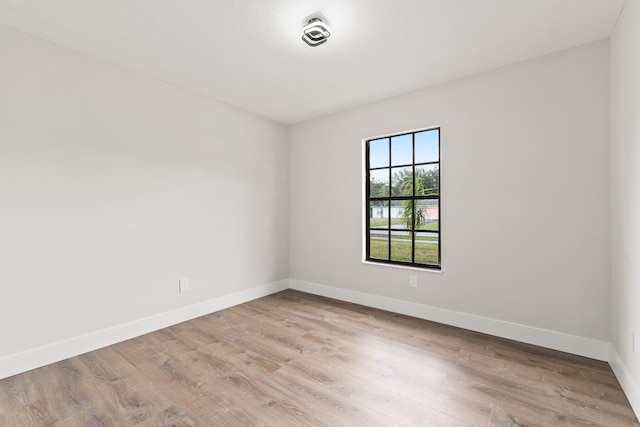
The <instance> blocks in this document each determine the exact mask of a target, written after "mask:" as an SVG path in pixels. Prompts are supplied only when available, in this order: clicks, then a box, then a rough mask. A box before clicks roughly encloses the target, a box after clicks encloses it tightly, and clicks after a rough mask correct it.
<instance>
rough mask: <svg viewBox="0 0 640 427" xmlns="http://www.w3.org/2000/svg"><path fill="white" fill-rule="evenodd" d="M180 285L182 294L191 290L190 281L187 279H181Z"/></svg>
mask: <svg viewBox="0 0 640 427" xmlns="http://www.w3.org/2000/svg"><path fill="white" fill-rule="evenodd" d="M179 285H180V292H187V291H188V290H189V279H188V278H186V277H185V278H184V279H180V281H179Z"/></svg>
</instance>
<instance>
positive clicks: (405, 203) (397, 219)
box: [391, 200, 413, 229]
mask: <svg viewBox="0 0 640 427" xmlns="http://www.w3.org/2000/svg"><path fill="white" fill-rule="evenodd" d="M411 204H412V201H411V200H392V201H391V228H402V229H404V228H407V225H406V224H407V222H408V220H407V218H408V217H409V216H410V215H411V210H412V208H413V206H412V205H411ZM409 223H410V222H409Z"/></svg>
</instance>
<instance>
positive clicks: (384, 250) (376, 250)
mask: <svg viewBox="0 0 640 427" xmlns="http://www.w3.org/2000/svg"><path fill="white" fill-rule="evenodd" d="M388 233H389V232H388V231H380V230H371V231H370V232H369V258H375V259H384V260H388V259H389V234H388Z"/></svg>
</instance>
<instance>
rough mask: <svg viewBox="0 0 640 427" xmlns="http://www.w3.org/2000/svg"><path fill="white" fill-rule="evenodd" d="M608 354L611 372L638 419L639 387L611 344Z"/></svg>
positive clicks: (639, 411) (639, 410)
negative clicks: (609, 355)
mask: <svg viewBox="0 0 640 427" xmlns="http://www.w3.org/2000/svg"><path fill="white" fill-rule="evenodd" d="M610 354H611V357H610V358H609V366H611V369H612V370H613V373H614V374H615V376H616V378H617V379H618V382H619V383H620V385H621V386H622V390H623V391H624V394H625V395H626V396H627V399H629V403H630V404H631V408H632V409H633V412H635V413H636V417H637V418H638V419H640V387H638V384H636V382H635V381H634V380H633V377H632V376H631V373H630V372H629V370H628V369H627V367H626V366H625V364H624V362H623V361H622V358H621V357H620V355H619V354H618V352H617V351H616V349H615V347H614V346H613V345H611V350H610Z"/></svg>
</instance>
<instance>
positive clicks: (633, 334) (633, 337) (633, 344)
mask: <svg viewBox="0 0 640 427" xmlns="http://www.w3.org/2000/svg"><path fill="white" fill-rule="evenodd" d="M631 351H632V352H635V351H636V331H634V330H633V329H632V330H631Z"/></svg>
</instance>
